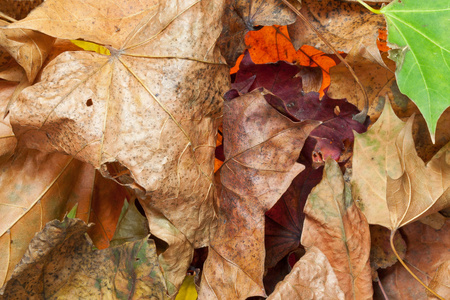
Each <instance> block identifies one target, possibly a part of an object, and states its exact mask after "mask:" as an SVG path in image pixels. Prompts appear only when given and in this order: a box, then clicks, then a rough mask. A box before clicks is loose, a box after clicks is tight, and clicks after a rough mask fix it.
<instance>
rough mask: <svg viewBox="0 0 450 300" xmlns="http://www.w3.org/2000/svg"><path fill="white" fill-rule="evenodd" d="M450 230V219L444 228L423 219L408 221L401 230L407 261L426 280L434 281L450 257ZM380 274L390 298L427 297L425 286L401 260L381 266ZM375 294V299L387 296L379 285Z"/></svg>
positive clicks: (427, 281)
mask: <svg viewBox="0 0 450 300" xmlns="http://www.w3.org/2000/svg"><path fill="white" fill-rule="evenodd" d="M449 230H450V220H449V219H447V222H446V225H445V226H444V227H443V228H442V229H441V230H435V229H433V228H431V227H430V226H428V225H425V224H422V223H420V222H414V223H411V224H408V225H406V226H404V227H402V228H400V230H399V231H400V233H401V235H402V237H403V239H404V240H405V242H406V249H407V250H406V255H405V258H404V261H405V262H406V264H407V265H409V267H410V268H411V269H412V270H413V271H414V273H415V274H416V276H417V277H419V278H420V279H421V280H422V281H423V282H425V284H427V283H428V284H429V283H430V281H431V280H432V278H433V276H434V274H435V272H436V271H437V269H438V267H439V266H440V265H442V263H444V262H445V261H447V260H450V251H449V249H450V235H449V234H448V232H449ZM378 274H379V277H380V280H381V283H382V285H383V287H384V290H385V292H386V294H387V295H388V297H389V299H426V298H427V293H426V291H425V288H424V287H423V286H422V285H420V284H419V283H418V282H417V280H416V279H414V278H413V277H412V276H411V274H410V273H408V272H407V271H406V269H405V268H404V267H403V266H402V265H401V264H400V263H399V262H398V263H396V264H395V265H394V266H392V267H389V268H387V269H385V270H379V271H378ZM374 296H375V297H374V298H375V299H384V298H383V296H382V295H381V293H380V291H379V289H378V288H375V295H374ZM441 296H445V295H441ZM377 297H378V298H377ZM379 297H381V298H379ZM444 298H445V297H444ZM447 298H448V297H447Z"/></svg>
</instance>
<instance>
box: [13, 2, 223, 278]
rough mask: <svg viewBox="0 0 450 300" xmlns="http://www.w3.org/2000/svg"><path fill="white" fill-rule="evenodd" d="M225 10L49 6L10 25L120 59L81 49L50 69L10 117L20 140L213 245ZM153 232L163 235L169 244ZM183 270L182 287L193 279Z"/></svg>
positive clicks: (190, 239) (209, 5)
mask: <svg viewBox="0 0 450 300" xmlns="http://www.w3.org/2000/svg"><path fill="white" fill-rule="evenodd" d="M112 7H113V8H115V9H111V8H112ZM69 8H70V9H69ZM116 8H117V9H116ZM223 10H224V3H222V2H221V1H217V2H205V1H198V0H190V1H182V2H179V1H175V0H172V1H157V2H155V1H144V2H138V3H133V4H132V5H130V4H129V3H128V2H127V1H102V2H98V1H94V0H92V1H87V2H83V3H81V2H77V3H75V4H74V3H73V2H72V1H45V2H44V3H43V4H42V5H41V6H39V7H38V8H37V9H35V10H34V11H33V12H31V13H30V15H29V16H28V17H27V18H25V19H24V20H21V21H20V22H17V23H14V24H13V25H12V26H15V27H20V28H27V29H33V30H37V31H40V32H43V33H45V34H48V35H51V36H54V37H58V38H64V39H72V40H74V39H82V40H85V41H89V42H94V43H96V44H99V45H101V46H106V47H108V49H109V50H110V52H111V56H105V55H101V54H98V53H94V52H87V51H76V52H64V53H62V54H61V55H59V56H58V57H57V58H56V59H54V60H53V61H51V62H50V63H49V65H47V67H46V68H45V69H44V71H43V73H42V76H41V82H39V83H37V84H35V85H33V86H32V87H30V88H28V89H26V90H24V91H23V92H22V94H21V96H20V97H19V99H18V101H17V102H16V104H15V105H14V106H13V107H12V109H11V118H12V120H14V121H13V122H14V125H13V126H14V127H15V130H16V132H17V133H18V135H20V136H21V137H20V139H21V140H23V141H24V143H25V144H26V145H27V146H29V147H35V148H39V149H43V150H44V151H55V150H56V151H60V152H64V153H68V154H71V155H74V156H75V157H77V158H78V159H80V160H82V161H85V162H88V163H90V164H92V165H93V166H94V167H95V168H97V169H100V171H101V173H102V175H104V176H105V177H108V178H115V180H116V181H118V182H119V183H121V184H123V185H126V186H129V187H132V188H134V190H135V192H136V193H137V194H138V196H139V197H140V199H141V200H142V201H141V204H142V206H143V208H144V210H145V212H146V214H147V215H150V211H151V210H156V211H157V212H158V213H161V214H162V215H163V216H164V218H165V219H166V220H167V221H168V222H169V223H171V224H172V225H173V226H175V227H176V229H177V230H178V232H179V233H178V234H179V235H181V237H177V239H178V240H180V239H187V240H186V241H187V244H186V245H190V247H203V246H206V245H207V244H208V239H209V232H208V231H209V228H210V225H209V223H210V222H211V220H212V219H213V218H214V208H213V200H212V199H213V190H214V187H213V180H212V177H213V173H214V169H213V162H214V148H215V142H216V140H215V138H216V133H217V126H218V124H219V122H220V117H221V115H222V112H221V110H222V98H221V95H222V93H223V92H224V91H225V89H226V88H228V83H229V79H228V77H229V69H228V66H227V65H225V63H224V62H223V58H222V57H221V55H220V53H219V49H218V48H217V47H216V41H217V38H218V36H219V35H220V32H221V30H222V27H221V25H220V22H217V20H219V19H220V18H221V16H222V13H223ZM181 78H182V79H181ZM211 78H213V80H212V79H211ZM174 99H176V100H177V101H174ZM25 111H32V112H33V113H32V116H31V115H28V114H27V113H25ZM112 165H113V166H117V168H116V169H117V170H119V172H114V171H112V170H111V166H112ZM186 216H187V217H186ZM152 222H153V220H152V219H151V218H150V219H149V227H150V229H151V230H152V228H153V230H157V231H158V232H159V235H157V236H158V237H161V236H162V235H164V236H167V238H169V237H170V236H172V234H173V232H172V231H170V230H169V229H168V228H166V229H167V230H169V231H168V232H167V235H166V234H164V233H162V231H164V230H166V229H165V228H159V229H158V228H157V227H158V226H159V225H158V224H159V223H155V224H153V223H152ZM155 222H156V221H155ZM152 233H153V231H152ZM166 242H167V241H166ZM169 244H170V243H169ZM188 257H189V255H186V256H185V258H186V259H187V258H188ZM186 264H188V262H183V263H180V264H179V265H180V266H181V265H183V266H185V265H186ZM186 268H187V267H186ZM166 271H167V272H168V271H169V270H166ZM179 272H180V273H179V274H177V275H174V276H175V277H176V278H178V279H179V280H178V279H177V280H175V282H176V284H181V282H182V280H183V278H184V275H185V273H186V269H184V270H181V268H180V271H179Z"/></svg>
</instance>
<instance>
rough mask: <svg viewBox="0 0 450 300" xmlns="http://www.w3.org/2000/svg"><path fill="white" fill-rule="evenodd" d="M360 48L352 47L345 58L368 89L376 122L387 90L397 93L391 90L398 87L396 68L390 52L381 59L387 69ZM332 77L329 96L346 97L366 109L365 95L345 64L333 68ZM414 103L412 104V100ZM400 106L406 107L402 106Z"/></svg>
mask: <svg viewBox="0 0 450 300" xmlns="http://www.w3.org/2000/svg"><path fill="white" fill-rule="evenodd" d="M360 51H361V48H354V49H352V51H351V52H350V53H349V54H348V55H347V56H346V57H345V60H346V61H347V62H348V64H349V65H351V66H352V68H353V70H354V71H355V73H356V75H357V76H358V79H359V81H360V82H361V83H362V85H363V86H364V88H365V90H366V93H367V96H368V98H369V112H368V115H369V116H370V118H371V120H372V121H375V120H376V119H378V117H379V115H380V111H379V110H377V108H378V102H379V97H385V95H386V93H389V94H392V93H394V92H395V91H392V90H391V89H392V88H394V89H395V87H396V85H395V83H394V82H395V74H394V72H393V71H394V70H395V63H394V62H393V61H392V60H390V59H387V53H383V54H382V56H381V58H382V59H383V61H384V62H385V64H386V66H387V68H386V67H383V66H381V65H380V64H379V63H377V62H373V61H371V60H369V59H367V58H364V57H363V54H364V53H361V52H360ZM330 76H331V83H330V87H329V89H328V92H327V95H329V96H330V97H333V98H338V99H341V98H346V99H347V101H348V102H350V103H352V104H354V105H356V106H357V107H358V109H359V110H362V109H363V108H364V94H363V92H362V90H361V89H360V88H359V86H358V84H357V82H356V81H355V78H354V77H353V76H352V74H351V73H350V71H349V70H348V69H347V67H345V65H344V64H343V63H340V64H338V65H337V66H334V67H332V68H331V69H330ZM389 96H391V95H389ZM391 99H392V97H391ZM410 103H411V105H412V102H411V101H410ZM397 107H398V106H396V108H397ZM398 109H399V110H400V109H404V108H403V107H401V108H400V107H399V108H398Z"/></svg>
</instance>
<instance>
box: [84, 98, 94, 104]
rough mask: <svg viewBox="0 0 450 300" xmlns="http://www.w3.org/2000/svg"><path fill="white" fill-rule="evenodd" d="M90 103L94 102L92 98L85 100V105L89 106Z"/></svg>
mask: <svg viewBox="0 0 450 300" xmlns="http://www.w3.org/2000/svg"><path fill="white" fill-rule="evenodd" d="M92 104H94V102H92V99H88V100H87V101H86V106H91V105H92Z"/></svg>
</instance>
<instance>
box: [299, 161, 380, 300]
mask: <svg viewBox="0 0 450 300" xmlns="http://www.w3.org/2000/svg"><path fill="white" fill-rule="evenodd" d="M304 211H305V214H306V217H305V223H304V225H303V234H302V245H303V246H305V247H306V248H307V249H308V248H309V247H311V246H316V247H317V248H319V249H320V250H321V251H322V252H323V253H324V254H325V255H326V256H327V258H328V260H329V262H330V264H331V266H332V267H333V269H334V272H335V273H336V277H337V278H338V280H339V286H340V287H341V289H342V291H344V293H345V299H372V293H373V291H372V276H371V269H370V265H369V253H370V231H369V224H368V223H367V221H366V218H365V217H364V215H363V214H362V213H361V211H360V210H359V209H358V207H357V206H356V205H355V204H354V202H353V200H352V198H351V191H350V187H349V186H348V185H346V184H345V183H344V178H343V176H342V173H341V170H340V169H339V165H338V164H337V163H336V162H335V161H334V160H333V159H331V158H328V159H327V161H326V163H325V168H324V174H323V179H322V181H321V182H320V183H319V184H318V185H317V186H316V187H315V188H314V189H313V190H312V192H311V194H310V195H309V197H308V200H307V202H306V205H305V210H304Z"/></svg>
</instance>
